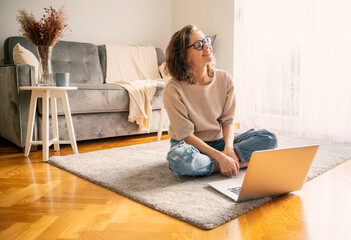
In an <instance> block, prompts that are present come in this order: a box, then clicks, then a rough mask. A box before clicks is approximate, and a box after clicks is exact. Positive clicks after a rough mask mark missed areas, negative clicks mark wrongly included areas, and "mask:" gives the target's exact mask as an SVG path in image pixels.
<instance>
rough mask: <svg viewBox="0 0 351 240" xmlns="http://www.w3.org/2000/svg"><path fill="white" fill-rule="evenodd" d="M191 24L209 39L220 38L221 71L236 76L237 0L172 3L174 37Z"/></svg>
mask: <svg viewBox="0 0 351 240" xmlns="http://www.w3.org/2000/svg"><path fill="white" fill-rule="evenodd" d="M187 24H194V25H196V26H197V27H198V28H199V29H200V30H202V31H203V32H204V33H205V34H206V35H214V34H217V38H216V41H215V44H214V52H215V56H216V59H217V68H220V69H223V70H225V71H228V72H229V73H230V74H232V75H233V63H234V56H233V46H234V0H216V1H214V0H190V1H189V0H172V34H173V33H174V32H176V31H177V30H179V29H181V28H182V27H184V26H185V25H187Z"/></svg>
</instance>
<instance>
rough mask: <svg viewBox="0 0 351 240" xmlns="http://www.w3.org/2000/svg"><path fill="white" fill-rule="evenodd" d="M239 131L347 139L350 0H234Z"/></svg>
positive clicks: (350, 134) (350, 131) (350, 138)
mask: <svg viewBox="0 0 351 240" xmlns="http://www.w3.org/2000/svg"><path fill="white" fill-rule="evenodd" d="M234 28H235V29H234V45H235V46H234V56H235V59H234V79H235V81H236V94H237V113H238V119H237V120H238V121H239V122H240V124H241V126H242V127H243V128H251V127H256V128H267V129H270V130H273V131H276V132H277V133H283V134H289V135H295V136H305V137H310V138H319V139H328V140H333V141H339V142H351V1H350V0H265V1H262V0H236V3H235V23H234Z"/></svg>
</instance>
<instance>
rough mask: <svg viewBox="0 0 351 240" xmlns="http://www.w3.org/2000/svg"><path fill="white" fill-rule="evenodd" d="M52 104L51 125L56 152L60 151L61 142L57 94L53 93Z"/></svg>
mask: <svg viewBox="0 0 351 240" xmlns="http://www.w3.org/2000/svg"><path fill="white" fill-rule="evenodd" d="M50 104H51V127H52V136H53V138H54V149H55V151H56V152H58V151H60V144H59V143H58V141H59V133H58V121H57V100H56V96H54V95H53V94H51V98H50ZM56 141H57V142H56ZM55 142H56V143H55Z"/></svg>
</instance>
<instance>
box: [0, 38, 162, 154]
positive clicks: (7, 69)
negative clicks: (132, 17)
mask: <svg viewBox="0 0 351 240" xmlns="http://www.w3.org/2000/svg"><path fill="white" fill-rule="evenodd" d="M17 43H20V44H21V45H22V46H23V47H25V48H27V49H28V50H30V51H31V52H33V53H34V54H35V55H36V56H37V53H36V49H35V46H34V45H32V44H31V43H29V42H28V41H27V40H26V39H25V38H23V37H9V38H7V39H6V40H5V42H4V59H3V63H4V64H3V65H1V66H0V136H1V137H3V138H5V139H7V140H9V141H10V142H12V143H14V144H16V145H17V146H19V147H20V148H23V147H24V146H25V140H26V130H27V122H28V111H29V103H30V91H22V90H19V87H21V86H35V79H34V67H33V66H30V65H25V64H19V65H16V64H14V63H13V58H12V49H13V48H14V46H15V45H16V44H17ZM156 53H157V60H158V65H160V64H161V63H162V62H163V60H164V54H163V52H162V50H161V49H158V48H156ZM52 66H53V70H54V72H69V73H70V85H71V86H77V87H78V90H75V91H68V97H69V102H70V107H71V112H72V119H73V125H74V130H75V134H76V138H77V140H78V141H79V140H88V139H98V138H107V137H116V136H125V135H134V134H145V133H147V130H142V129H139V127H138V126H137V124H136V123H131V122H129V121H128V109H129V96H128V92H127V91H126V90H125V89H124V88H123V87H121V86H119V85H115V84H106V83H105V76H106V49H105V46H104V45H99V46H97V45H94V44H91V43H81V42H69V41H59V42H58V43H57V44H56V45H55V46H54V50H53V56H52ZM162 94H163V85H162V84H160V85H158V86H157V90H156V93H155V95H154V97H153V99H152V102H151V104H152V108H153V111H152V117H151V123H150V133H152V132H157V131H158V128H159V120H160V113H161V106H162ZM58 115H59V116H58V124H59V134H60V139H68V131H67V128H66V121H65V117H64V112H63V108H62V104H61V101H60V100H59V101H58ZM165 115H166V114H165ZM165 118H166V120H165V121H164V125H163V130H167V129H168V120H167V117H165ZM41 123H42V119H41V104H40V103H39V104H38V108H37V113H36V119H35V127H34V139H35V140H41V126H42V125H41ZM51 137H52V136H51V133H50V138H51Z"/></svg>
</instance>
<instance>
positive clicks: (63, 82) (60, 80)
mask: <svg viewBox="0 0 351 240" xmlns="http://www.w3.org/2000/svg"><path fill="white" fill-rule="evenodd" d="M55 80H56V86H57V87H67V86H69V73H56V74H55Z"/></svg>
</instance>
